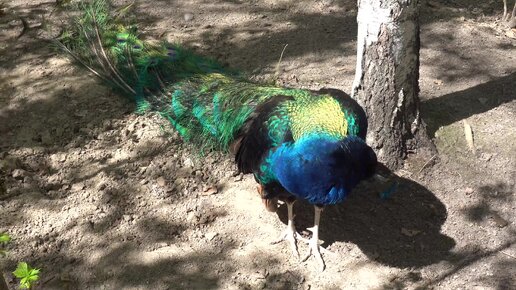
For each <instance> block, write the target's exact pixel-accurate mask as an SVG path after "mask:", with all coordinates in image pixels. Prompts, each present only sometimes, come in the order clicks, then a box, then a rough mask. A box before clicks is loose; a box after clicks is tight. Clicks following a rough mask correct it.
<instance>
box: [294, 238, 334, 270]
mask: <svg viewBox="0 0 516 290" xmlns="http://www.w3.org/2000/svg"><path fill="white" fill-rule="evenodd" d="M308 247H309V252H308V254H307V255H306V256H305V257H304V258H303V259H302V260H301V261H302V262H305V261H306V260H308V258H310V256H312V255H313V256H314V257H315V259H316V260H317V262H318V263H319V268H320V270H321V272H322V271H324V269H325V268H326V265H325V264H324V260H323V258H322V256H321V251H322V252H327V253H331V252H330V251H328V250H326V249H325V248H323V247H321V246H319V241H318V239H313V238H312V239H310V240H308Z"/></svg>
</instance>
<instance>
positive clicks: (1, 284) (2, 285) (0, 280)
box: [0, 269, 9, 290]
mask: <svg viewBox="0 0 516 290" xmlns="http://www.w3.org/2000/svg"><path fill="white" fill-rule="evenodd" d="M0 290H9V287H7V282H5V279H4V274H3V273H2V269H0Z"/></svg>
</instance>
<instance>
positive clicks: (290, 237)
mask: <svg viewBox="0 0 516 290" xmlns="http://www.w3.org/2000/svg"><path fill="white" fill-rule="evenodd" d="M298 239H299V240H302V241H306V239H305V238H303V237H302V236H301V235H300V234H299V233H298V232H296V230H295V229H293V228H291V227H288V226H287V228H286V229H285V231H283V233H282V234H281V236H280V237H279V239H277V240H276V241H273V242H271V244H272V245H275V244H278V243H281V242H283V241H288V242H289V244H290V248H291V249H292V253H293V254H294V256H295V257H297V258H298V259H299V251H298V250H297V240H298Z"/></svg>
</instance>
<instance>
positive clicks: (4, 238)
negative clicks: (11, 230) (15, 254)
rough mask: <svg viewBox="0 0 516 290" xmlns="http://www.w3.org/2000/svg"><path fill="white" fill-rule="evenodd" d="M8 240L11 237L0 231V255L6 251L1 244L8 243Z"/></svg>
mask: <svg viewBox="0 0 516 290" xmlns="http://www.w3.org/2000/svg"><path fill="white" fill-rule="evenodd" d="M10 240H11V237H10V236H9V235H8V234H6V233H0V256H2V257H5V255H6V251H5V250H4V248H3V246H5V244H7V243H9V241H10Z"/></svg>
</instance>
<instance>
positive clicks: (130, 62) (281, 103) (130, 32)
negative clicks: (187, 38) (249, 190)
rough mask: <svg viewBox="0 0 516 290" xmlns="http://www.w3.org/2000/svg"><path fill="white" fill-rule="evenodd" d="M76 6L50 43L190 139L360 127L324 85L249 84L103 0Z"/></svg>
mask: <svg viewBox="0 0 516 290" xmlns="http://www.w3.org/2000/svg"><path fill="white" fill-rule="evenodd" d="M82 10H83V15H82V17H80V18H79V19H77V21H76V23H75V25H74V28H73V29H72V30H71V31H69V32H67V33H65V34H64V35H63V36H62V37H61V38H60V39H59V42H58V45H59V46H60V47H61V48H62V49H64V50H65V51H67V52H68V53H69V54H70V55H71V56H73V58H74V59H75V60H76V61H78V62H80V63H81V64H82V65H84V66H85V67H86V68H88V69H89V70H90V71H91V72H92V73H94V74H95V75H97V76H98V77H100V78H101V79H102V80H104V81H106V82H107V83H109V84H111V85H112V86H113V87H114V88H116V89H117V90H119V91H120V92H122V93H123V94H124V95H126V96H128V97H130V98H132V99H134V100H135V102H136V103H137V107H138V110H139V111H145V110H152V111H155V112H158V113H159V114H161V115H162V116H163V117H164V118H166V119H167V120H169V121H170V123H171V124H172V125H173V126H174V128H175V129H176V130H177V131H178V132H179V133H180V134H181V135H182V136H183V138H184V139H186V140H188V141H190V142H193V143H196V144H201V145H202V146H203V147H208V148H216V149H221V150H228V149H229V148H230V146H231V145H232V144H235V143H237V145H240V144H241V143H242V142H244V141H243V139H244V138H243V135H245V134H246V133H249V130H251V131H252V130H255V131H257V132H256V135H257V136H258V135H259V136H260V138H263V139H266V140H262V141H263V142H265V143H266V146H265V147H271V146H276V145H278V144H280V143H282V142H288V141H289V140H291V141H295V140H298V139H300V138H303V136H306V135H308V134H322V135H327V136H330V137H331V138H335V139H339V138H343V137H345V136H347V135H361V132H360V131H361V130H362V129H361V128H362V127H364V126H363V123H364V122H365V116H362V115H360V113H357V112H356V111H354V110H352V109H351V110H350V109H349V106H348V104H347V103H346V102H347V101H346V100H345V99H343V98H341V97H339V96H336V95H335V94H334V93H332V91H328V92H327V93H324V92H313V91H308V90H300V89H289V88H279V87H274V86H267V85H261V84H257V83H254V82H251V81H249V80H247V79H246V78H244V77H243V76H241V75H240V74H238V73H237V72H234V71H232V70H229V69H226V68H224V67H223V66H221V65H220V64H219V63H218V62H216V61H214V60H212V59H209V58H206V57H202V56H199V55H196V54H195V53H193V52H192V51H190V50H188V49H185V48H183V47H181V46H180V45H178V44H170V43H166V42H160V43H153V42H150V41H144V40H142V39H140V38H139V36H138V34H137V29H136V26H134V25H131V24H127V23H124V19H123V17H120V16H119V14H116V13H115V14H113V15H112V14H110V12H109V3H107V2H106V1H105V0H94V1H93V2H92V3H91V4H88V5H85V6H83V7H82ZM361 125H362V127H361ZM253 132H254V131H253ZM253 132H251V133H253ZM253 142H254V141H253ZM253 146H254V145H253ZM264 149H266V148H264Z"/></svg>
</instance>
